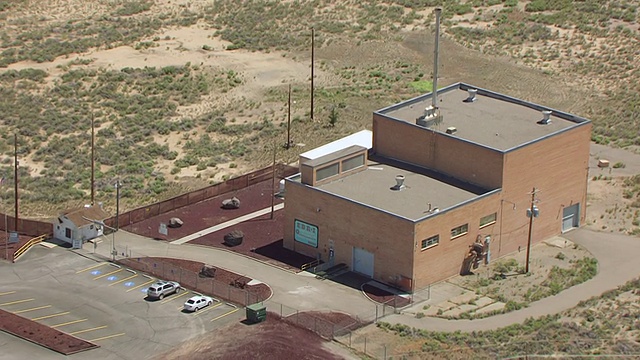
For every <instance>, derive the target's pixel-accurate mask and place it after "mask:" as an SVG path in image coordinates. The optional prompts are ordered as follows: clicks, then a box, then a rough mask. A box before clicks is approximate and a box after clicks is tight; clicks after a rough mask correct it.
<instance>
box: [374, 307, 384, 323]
mask: <svg viewBox="0 0 640 360" xmlns="http://www.w3.org/2000/svg"><path fill="white" fill-rule="evenodd" d="M382 310H383V311H384V304H382ZM373 322H374V323H377V322H378V305H377V304H376V318H375V320H374V321H373Z"/></svg>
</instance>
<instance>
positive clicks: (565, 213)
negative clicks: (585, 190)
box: [562, 204, 580, 232]
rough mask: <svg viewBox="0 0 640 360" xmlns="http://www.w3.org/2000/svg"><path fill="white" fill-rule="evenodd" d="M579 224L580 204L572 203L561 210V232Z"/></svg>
mask: <svg viewBox="0 0 640 360" xmlns="http://www.w3.org/2000/svg"><path fill="white" fill-rule="evenodd" d="M578 225H580V204H574V205H571V206H569V207H566V208H564V209H563V210H562V232H566V231H569V230H571V229H573V228H576V227H578Z"/></svg>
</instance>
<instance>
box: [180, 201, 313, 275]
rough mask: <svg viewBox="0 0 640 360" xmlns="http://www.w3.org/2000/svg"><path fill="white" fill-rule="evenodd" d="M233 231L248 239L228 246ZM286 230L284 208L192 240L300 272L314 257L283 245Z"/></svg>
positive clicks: (191, 242)
mask: <svg viewBox="0 0 640 360" xmlns="http://www.w3.org/2000/svg"><path fill="white" fill-rule="evenodd" d="M233 230H240V231H242V233H243V234H244V238H243V240H242V243H241V244H240V245H236V246H228V245H226V244H225V243H224V235H225V234H228V233H229V232H231V231H233ZM283 233H284V210H279V211H276V212H275V213H274V216H273V219H272V218H271V214H265V215H262V216H260V217H257V218H254V219H251V220H247V221H244V222H242V223H239V224H236V225H233V226H230V227H228V228H226V229H223V230H220V231H216V232H214V233H211V234H208V235H205V236H202V237H200V238H197V239H195V240H192V241H190V242H189V244H198V245H205V246H212V247H217V248H223V249H228V250H231V251H233V252H237V253H240V254H243V255H247V256H250V257H253V258H256V259H258V260H261V261H263V262H266V263H270V264H272V265H275V266H279V267H283V268H285V269H288V270H292V271H300V267H301V266H302V265H304V264H306V263H309V262H311V261H313V260H314V259H313V258H311V257H308V256H305V255H302V254H299V253H296V252H295V251H293V250H289V249H285V248H284V247H283V245H282V234H283Z"/></svg>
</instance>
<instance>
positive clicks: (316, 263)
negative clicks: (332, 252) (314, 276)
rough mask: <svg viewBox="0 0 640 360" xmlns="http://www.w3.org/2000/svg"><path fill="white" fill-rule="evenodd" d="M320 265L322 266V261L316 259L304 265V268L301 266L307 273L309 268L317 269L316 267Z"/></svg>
mask: <svg viewBox="0 0 640 360" xmlns="http://www.w3.org/2000/svg"><path fill="white" fill-rule="evenodd" d="M318 265H320V260H317V259H316V260H313V261H312V262H308V263H306V264H303V265H302V266H300V270H302V271H305V270H307V269H308V268H312V267H315V266H318Z"/></svg>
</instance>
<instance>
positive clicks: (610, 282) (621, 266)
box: [383, 229, 640, 331]
mask: <svg viewBox="0 0 640 360" xmlns="http://www.w3.org/2000/svg"><path fill="white" fill-rule="evenodd" d="M563 237H566V238H567V239H569V240H571V241H573V242H574V243H576V244H579V245H582V246H584V247H585V248H586V249H587V250H589V251H590V252H591V254H592V255H593V256H594V257H595V258H596V259H598V274H597V275H596V276H595V277H594V278H593V279H591V280H589V281H587V282H584V283H582V284H579V285H576V286H574V287H571V288H569V289H567V290H564V291H562V292H561V293H559V294H558V295H555V296H552V297H548V298H544V299H542V300H539V301H536V302H534V303H532V304H531V305H530V306H529V307H527V308H524V309H521V310H518V311H513V312H509V313H506V314H501V315H496V316H491V317H487V318H483V319H476V320H447V319H442V318H436V317H424V318H421V319H418V318H416V317H415V316H413V315H402V314H399V315H390V316H387V317H385V318H384V320H383V321H385V322H389V323H391V324H404V325H408V326H412V327H415V328H419V329H426V330H432V331H456V330H460V331H479V330H492V329H497V328H500V327H504V326H508V325H511V324H518V323H522V322H524V321H525V320H526V319H527V318H530V317H533V318H536V317H540V316H544V315H550V314H557V313H559V312H562V311H564V310H567V309H570V308H572V307H574V306H576V305H577V304H578V303H579V302H580V301H582V300H586V299H589V298H591V297H595V296H600V295H601V294H602V293H604V292H606V291H608V290H613V289H615V288H617V287H618V286H620V285H623V284H624V283H626V282H628V281H630V280H633V279H635V278H637V277H638V276H639V275H640V267H639V266H638V254H640V239H637V238H634V237H631V236H625V235H619V234H611V233H601V232H594V231H590V230H585V229H577V230H574V231H571V232H569V233H567V234H564V235H563ZM426 303H427V302H425V304H426Z"/></svg>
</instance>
